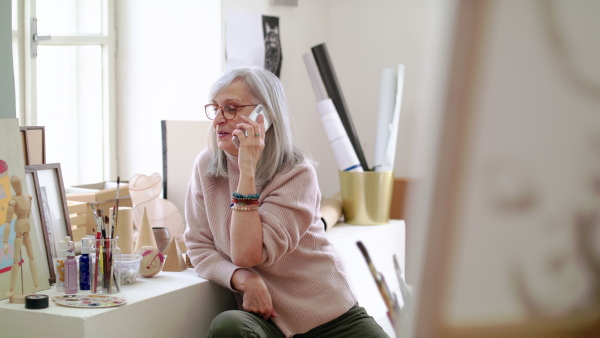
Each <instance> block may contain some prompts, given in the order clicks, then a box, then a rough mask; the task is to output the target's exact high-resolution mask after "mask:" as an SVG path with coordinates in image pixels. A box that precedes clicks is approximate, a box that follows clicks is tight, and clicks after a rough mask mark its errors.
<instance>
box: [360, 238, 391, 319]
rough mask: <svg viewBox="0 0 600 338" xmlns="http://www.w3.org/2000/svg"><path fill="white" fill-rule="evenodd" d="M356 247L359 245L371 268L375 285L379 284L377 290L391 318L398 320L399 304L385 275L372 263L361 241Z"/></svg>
mask: <svg viewBox="0 0 600 338" xmlns="http://www.w3.org/2000/svg"><path fill="white" fill-rule="evenodd" d="M356 245H358V248H359V249H360V251H361V252H362V254H363V256H364V257H365V260H366V261H367V265H368V266H369V270H370V271H371V275H372V276H373V279H374V280H375V284H377V288H378V289H379V293H380V294H381V297H382V298H383V302H384V303H385V305H386V307H387V308H388V313H389V316H390V317H391V318H397V311H398V302H397V301H396V299H395V297H394V295H393V294H392V293H391V292H390V289H389V288H388V286H387V283H386V282H385V279H384V278H383V275H382V274H381V273H379V272H377V269H375V265H373V262H371V257H369V253H368V252H367V249H366V248H365V246H364V245H363V243H362V242H361V241H358V242H356Z"/></svg>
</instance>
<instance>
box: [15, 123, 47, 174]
mask: <svg viewBox="0 0 600 338" xmlns="http://www.w3.org/2000/svg"><path fill="white" fill-rule="evenodd" d="M19 128H20V130H21V141H22V144H23V159H24V161H25V165H38V164H45V163H46V128H44V126H20V127H19Z"/></svg>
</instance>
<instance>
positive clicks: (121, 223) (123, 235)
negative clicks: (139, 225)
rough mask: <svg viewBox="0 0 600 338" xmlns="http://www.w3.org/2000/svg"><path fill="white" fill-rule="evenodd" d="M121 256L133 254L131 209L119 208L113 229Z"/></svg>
mask: <svg viewBox="0 0 600 338" xmlns="http://www.w3.org/2000/svg"><path fill="white" fill-rule="evenodd" d="M115 229H116V230H115V231H116V233H115V236H116V237H118V238H119V247H120V248H121V253H122V254H128V255H129V254H133V253H134V250H133V208H131V207H119V217H118V218H117V226H116V227H115Z"/></svg>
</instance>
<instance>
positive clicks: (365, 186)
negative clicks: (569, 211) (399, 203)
mask: <svg viewBox="0 0 600 338" xmlns="http://www.w3.org/2000/svg"><path fill="white" fill-rule="evenodd" d="M393 183H394V172H393V171H365V172H346V171H340V186H341V193H342V211H343V214H344V222H346V223H348V224H356V225H373V224H385V223H388V222H389V220H390V208H391V205H392V188H393Z"/></svg>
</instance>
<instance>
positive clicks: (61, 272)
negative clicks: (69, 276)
mask: <svg viewBox="0 0 600 338" xmlns="http://www.w3.org/2000/svg"><path fill="white" fill-rule="evenodd" d="M56 256H57V257H56V258H55V259H54V268H55V271H56V291H59V292H64V291H65V259H66V258H67V243H66V242H64V241H59V242H58V252H57V254H56Z"/></svg>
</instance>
